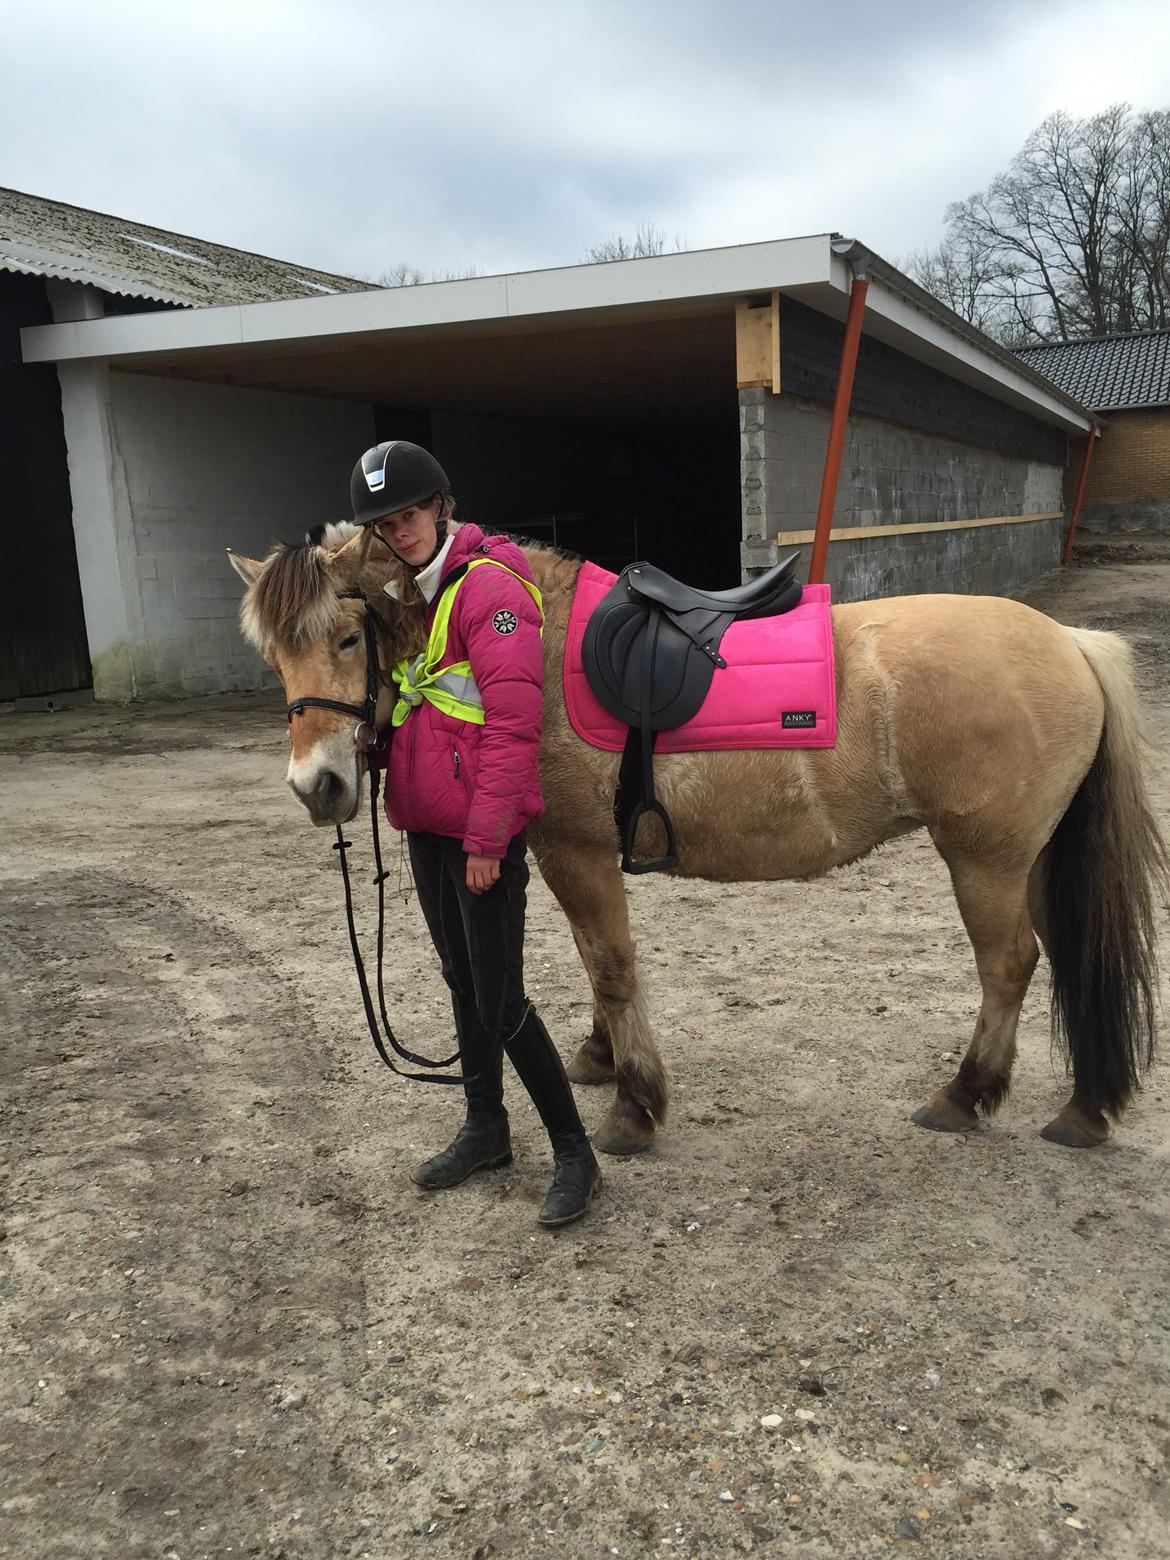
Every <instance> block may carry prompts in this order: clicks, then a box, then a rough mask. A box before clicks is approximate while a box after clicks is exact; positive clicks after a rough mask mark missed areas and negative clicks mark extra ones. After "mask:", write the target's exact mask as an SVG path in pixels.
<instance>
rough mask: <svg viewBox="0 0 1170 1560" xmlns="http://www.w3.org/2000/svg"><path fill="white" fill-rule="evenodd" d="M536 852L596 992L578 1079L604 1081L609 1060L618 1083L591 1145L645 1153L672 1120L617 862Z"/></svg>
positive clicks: (548, 849) (579, 850) (556, 847)
mask: <svg viewBox="0 0 1170 1560" xmlns="http://www.w3.org/2000/svg"><path fill="white" fill-rule="evenodd" d="M534 850H535V853H536V859H537V862H538V863H539V865H540V872H541V876H542V877H543V878H544V881H545V882H546V883H547V884H548V886H549V889H550V890H551V891H552V893H553V894H554V895H555V896H556V898H557V901H558V902H559V904H560V906H561V908H562V909H563V910H564V912H565V914H566V915H567V916H568V918H569V924H570V926H571V927H572V929H573V936H574V939H575V940H576V943H577V948H578V951H579V952H580V954H581V959H582V962H583V963H584V965H585V969H586V971H587V973H588V975H589V981H590V985H591V986H592V988H593V999H594V1021H593V1023H594V1027H593V1034H592V1035H591V1036H590V1037H589V1039H588V1040H586V1042H585V1044H584V1045H583V1046H582V1047H581V1050H580V1051H579V1052H578V1054H577V1057H576V1058H575V1060H574V1073H575V1075H576V1078H577V1081H582V1080H581V1078H580V1070H579V1068H580V1067H581V1066H585V1067H588V1068H590V1069H591V1070H592V1069H594V1068H595V1069H596V1071H594V1074H593V1079H592V1080H590V1081H603V1078H604V1068H605V1064H606V1062H607V1060H610V1061H611V1063H612V1068H613V1076H614V1077H615V1078H616V1080H617V1097H616V1098H615V1100H614V1102H613V1104H612V1106H611V1107H610V1110H609V1113H608V1115H607V1116H606V1118H605V1120H604V1122H603V1123H602V1125H601V1128H600V1130H599V1131H598V1132H596V1133H595V1134H594V1135H593V1142H594V1144H595V1146H596V1147H597V1148H599V1149H601V1150H602V1152H603V1153H606V1154H637V1153H640V1152H641V1151H642V1150H643V1149H646V1148H649V1147H650V1144H651V1143H652V1142H653V1141H654V1129H655V1126H656V1125H658V1124H659V1123H661V1122H662V1121H663V1120H664V1119H665V1117H666V1105H667V1086H666V1072H665V1069H664V1068H663V1065H662V1058H661V1057H660V1056H659V1054H658V1047H657V1046H656V1045H655V1043H654V1036H653V1033H652V1032H651V1029H650V1024H649V1021H648V1019H647V1016H646V1010H645V1005H644V1003H643V1000H642V993H641V989H640V987H639V984H638V973H637V968H636V965H635V961H634V944H633V941H632V940H631V937H630V917H629V908H628V906H627V903H626V890H625V884H624V883H623V882H622V875H621V871H620V869H619V867H618V859H617V855H616V853H615V852H614V851H613V850H612V849H605V848H603V847H599V846H596V845H581V846H574V845H572V844H570V843H567V842H566V841H564V840H563V839H557V840H549V839H548V838H547V837H545V838H543V839H539V840H537V841H534ZM607 1053H608V1054H607ZM598 1072H601V1073H602V1078H598V1077H597V1073H598ZM571 1076H572V1074H571Z"/></svg>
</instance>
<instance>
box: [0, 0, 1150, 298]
mask: <svg viewBox="0 0 1170 1560" xmlns="http://www.w3.org/2000/svg"><path fill="white" fill-rule="evenodd" d="M0 20H3V34H2V37H3V44H2V45H0V47H2V50H3V70H4V77H5V87H4V90H3V93H0V185H7V186H9V187H12V188H16V189H22V190H26V191H29V192H30V193H33V194H38V195H45V196H49V197H52V198H53V199H56V200H63V201H70V202H72V203H74V204H75V205H79V206H88V207H93V208H95V209H97V210H101V211H109V212H113V213H115V214H117V215H119V216H123V217H127V218H130V219H132V220H136V221H140V222H148V223H152V224H155V225H157V226H160V227H165V228H170V229H173V230H175V231H177V232H180V233H185V234H189V235H194V236H196V237H201V238H206V239H210V240H213V241H215V242H219V243H224V244H231V245H235V246H237V247H239V248H243V249H253V250H258V251H260V252H261V253H264V254H270V255H275V256H278V257H279V258H282V259H288V260H295V261H299V262H301V263H302V264H305V265H315V266H319V267H320V268H321V269H323V270H327V271H339V272H343V273H345V274H349V275H354V276H369V277H376V276H378V275H379V274H380V273H382V272H384V271H386V270H388V269H390V268H391V267H393V266H394V265H395V264H396V263H398V262H400V261H406V262H409V263H411V264H413V265H416V266H418V267H420V268H422V269H423V270H425V271H430V270H432V269H439V270H442V269H449V268H462V267H466V266H474V267H476V268H477V269H478V270H479V271H481V272H491V271H498V270H515V269H525V268H530V267H535V266H547V265H560V264H574V263H576V262H578V261H580V260H582V259H584V258H585V251H586V248H587V246H588V245H589V244H591V243H593V242H596V241H598V240H600V239H604V238H605V237H607V236H608V235H610V234H613V233H618V232H632V231H633V229H634V226H635V224H636V223H637V222H638V221H640V220H649V221H651V222H654V223H655V224H657V225H658V226H659V227H661V228H663V229H664V230H665V231H666V232H667V233H668V234H669V235H670V236H671V237H672V238H673V237H674V235H676V234H677V235H678V236H679V237H680V238H681V239H682V240H683V241H684V242H685V245H686V247H688V248H701V247H704V246H707V245H714V244H733V243H743V242H749V241H751V240H754V239H764V238H780V237H787V236H790V235H793V234H799V233H811V232H824V231H827V230H829V229H837V230H840V231H843V232H846V233H848V234H850V235H851V236H858V237H861V238H863V239H864V240H865V241H866V242H867V243H868V244H869V245H870V246H871V247H873V248H875V249H877V250H878V251H879V252H880V253H882V254H884V255H885V256H886V257H887V258H888V259H891V260H894V261H897V260H899V259H902V258H904V257H905V256H906V255H907V254H908V253H909V252H910V251H912V250H914V249H916V248H918V247H919V246H921V245H923V244H927V243H931V242H934V241H936V240H937V238H938V236H939V234H940V231H941V227H942V219H943V212H944V209H945V206H946V204H947V202H948V201H949V200H952V199H957V198H961V197H962V196H964V195H967V194H970V193H971V192H972V191H973V190H975V189H978V188H980V187H981V186H983V185H984V184H986V183H987V181H988V180H989V179H990V178H991V177H992V176H993V175H994V174H995V173H996V172H997V171H999V170H1000V169H1001V168H1002V167H1004V166H1005V165H1006V163H1007V162H1008V160H1009V159H1010V157H1011V155H1012V153H1013V152H1014V151H1016V150H1017V149H1018V147H1019V146H1020V144H1021V142H1022V141H1023V139H1024V137H1025V136H1026V135H1027V133H1028V131H1029V130H1030V129H1032V128H1033V127H1034V126H1035V125H1036V124H1037V123H1038V122H1039V121H1040V120H1041V119H1043V118H1044V116H1045V115H1046V114H1048V113H1049V112H1051V111H1052V110H1053V109H1056V108H1065V109H1068V110H1069V111H1070V112H1073V113H1076V114H1083V113H1090V112H1092V111H1094V110H1096V109H1100V108H1103V107H1105V106H1106V105H1108V104H1109V103H1111V102H1115V101H1117V100H1119V99H1125V100H1128V101H1130V102H1132V103H1134V104H1135V105H1136V106H1138V107H1140V108H1167V107H1170V5H1167V4H1166V3H1165V0H1095V3H1094V0H1013V3H1000V0H970V3H968V4H965V5H960V4H955V3H953V0H952V3H948V0H929V3H927V0H906V3H898V0H885V3H880V4H879V3H874V0H870V3H862V0H833V3H831V4H826V3H822V0H803V3H799V4H794V3H791V0H774V3H768V0H722V3H715V0H624V3H616V0H564V3H562V0H497V3H495V4H491V3H482V0H481V3H469V0H412V3H409V4H402V3H399V0H199V3H198V4H191V3H189V0H170V3H165V4H164V3H160V0H150V3H149V4H147V3H139V0H102V4H100V5H95V4H93V3H92V0H86V3H85V4H75V3H74V0H53V3H51V4H43V5H40V6H35V7H34V6H32V5H30V4H27V3H14V0H0Z"/></svg>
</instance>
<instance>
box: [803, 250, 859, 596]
mask: <svg viewBox="0 0 1170 1560" xmlns="http://www.w3.org/2000/svg"><path fill="white" fill-rule="evenodd" d="M868 291H869V282H868V281H867V280H866V279H865V278H864V277H859V276H855V277H854V278H853V286H852V287H851V288H850V291H849V313H848V315H847V316H846V319H845V340H844V341H843V342H842V344H841V366H840V368H839V369H838V370H837V391H836V394H835V395H834V397H833V420H832V422H831V423H830V424H829V444H828V448H827V449H826V451H825V471H824V475H823V477H822V478H821V499H820V503H819V504H818V505H817V528H816V534H815V535H814V537H813V550H812V560H811V562H810V563H809V566H808V582H809V584H810V585H819V584H821V582H822V581H823V580H824V578H825V560H826V559H827V558H828V555H829V533H830V532H831V531H832V529H833V509H834V507H835V506H836V503H837V483H838V481H839V480H840V476H841V456H842V454H843V453H844V450H845V429H846V425H847V424H848V422H849V403H850V402H851V401H852V399H853V375H854V372H855V370H856V368H857V349H858V347H859V346H860V345H861V318H862V315H863V314H864V313H865V295H866V293H867V292H868Z"/></svg>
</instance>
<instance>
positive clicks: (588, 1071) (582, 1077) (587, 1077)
mask: <svg viewBox="0 0 1170 1560" xmlns="http://www.w3.org/2000/svg"><path fill="white" fill-rule="evenodd" d="M565 1076H566V1077H567V1078H568V1080H569V1082H570V1083H613V1082H614V1081H615V1080H616V1078H617V1073H616V1072H615V1071H614V1066H613V1063H612V1062H611V1063H610V1064H609V1066H608V1067H605V1066H603V1065H602V1064H601V1063H600V1062H595V1061H593V1060H592V1058H591V1057H588V1056H582V1054H581V1052H580V1051H578V1052H577V1054H576V1056H574V1058H573V1060H572V1061H571V1062H570V1063H569V1065H568V1066H567V1067H566V1068H565Z"/></svg>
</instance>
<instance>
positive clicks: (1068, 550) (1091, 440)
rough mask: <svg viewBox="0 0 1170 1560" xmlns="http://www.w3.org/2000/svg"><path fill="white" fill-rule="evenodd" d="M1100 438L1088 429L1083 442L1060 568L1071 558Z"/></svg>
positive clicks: (1091, 429) (1065, 566) (1092, 430)
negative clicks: (1086, 436) (1079, 470)
mask: <svg viewBox="0 0 1170 1560" xmlns="http://www.w3.org/2000/svg"><path fill="white" fill-rule="evenodd" d="M1099 438H1100V434H1099V433H1098V432H1097V430H1096V428H1095V427H1094V428H1090V429H1089V437H1088V439H1087V440H1086V442H1085V458H1084V460H1083V461H1082V462H1081V480H1080V481H1079V482H1078V483H1077V496H1076V499H1075V501H1074V503H1073V509H1072V515H1071V516H1070V518H1069V522H1068V532H1067V534H1066V536H1065V538H1064V555H1063V557H1062V558H1061V560H1060V566H1061V568H1062V569H1067V568H1068V565H1069V560H1070V559H1071V558H1072V549H1073V538H1074V537H1075V536H1076V534H1077V521H1078V520H1079V519H1080V517H1081V504H1082V502H1083V501H1084V497H1085V487H1086V484H1087V483H1088V480H1089V462H1090V461H1091V460H1092V458H1093V446H1094V444H1096V442H1097V440H1098V439H1099Z"/></svg>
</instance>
